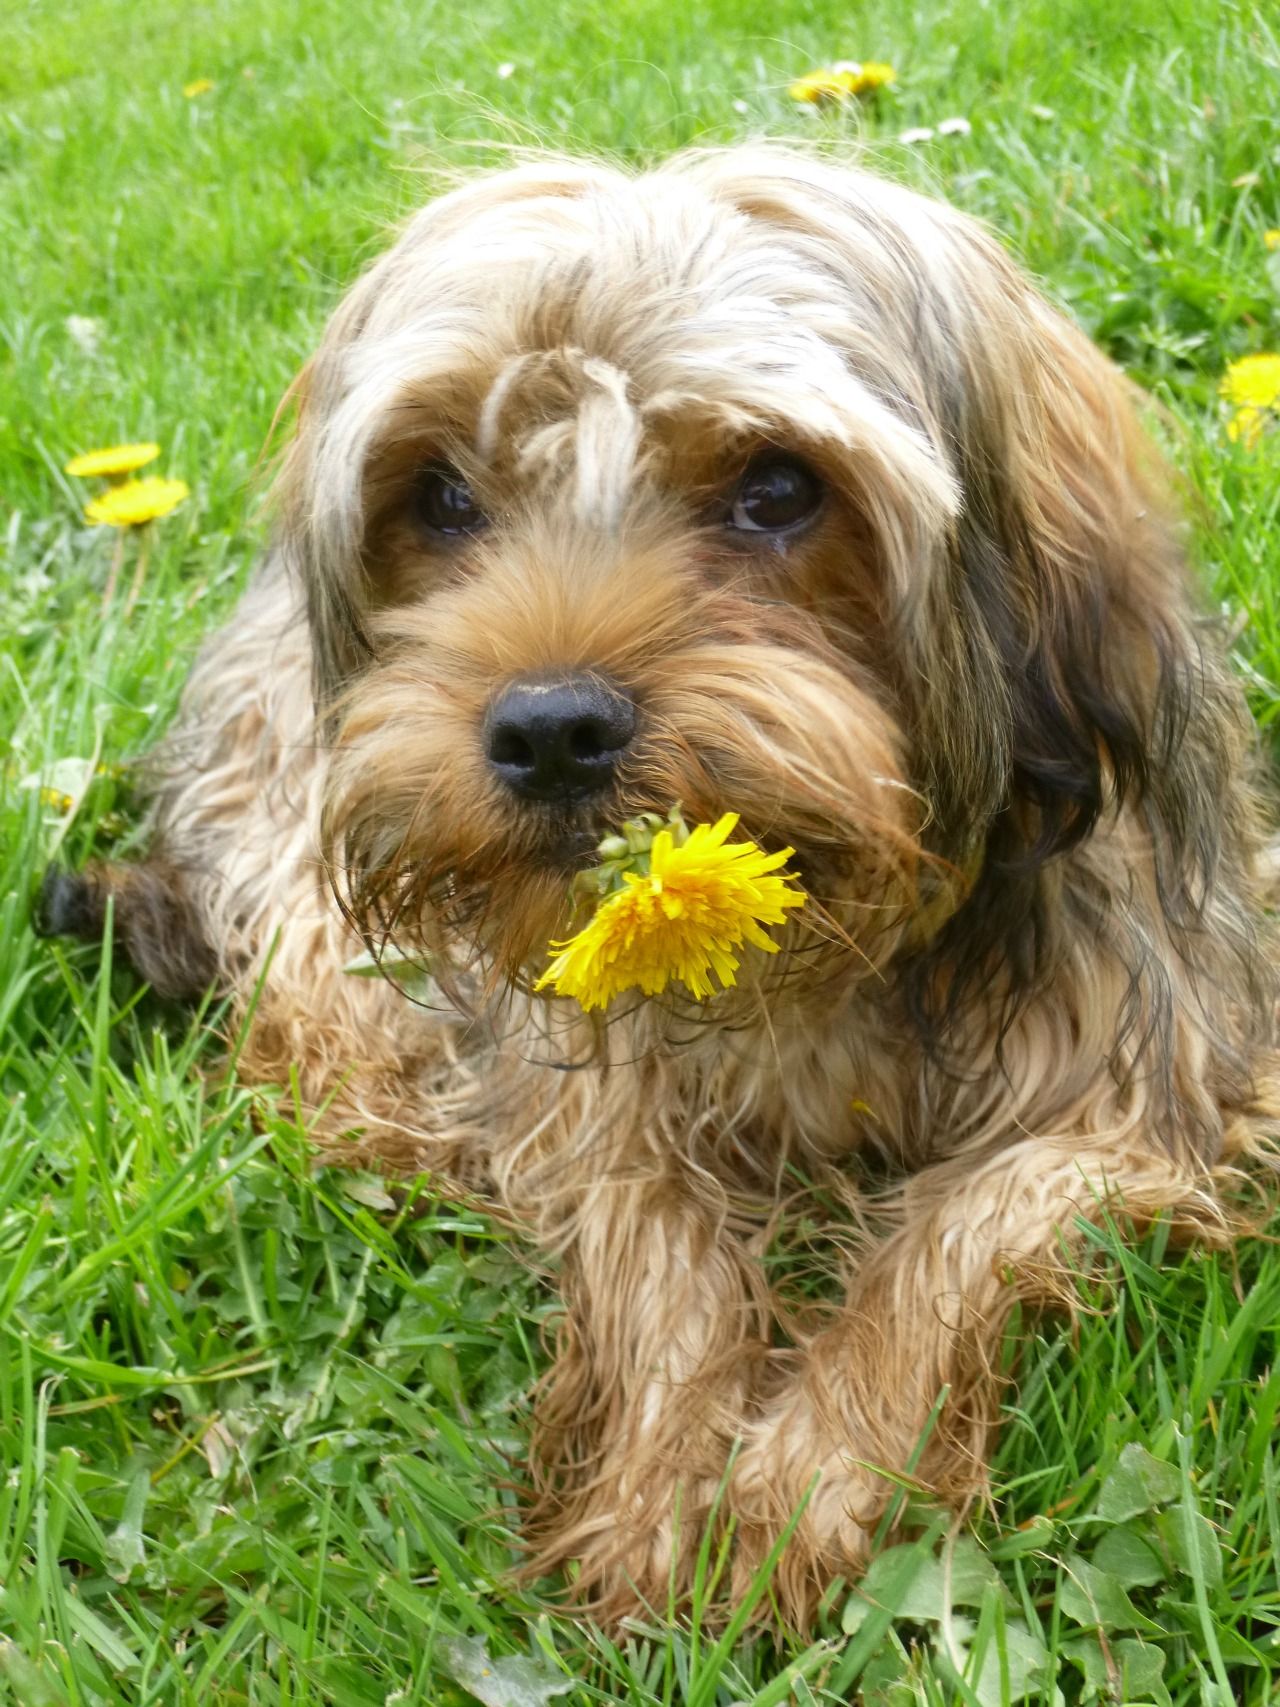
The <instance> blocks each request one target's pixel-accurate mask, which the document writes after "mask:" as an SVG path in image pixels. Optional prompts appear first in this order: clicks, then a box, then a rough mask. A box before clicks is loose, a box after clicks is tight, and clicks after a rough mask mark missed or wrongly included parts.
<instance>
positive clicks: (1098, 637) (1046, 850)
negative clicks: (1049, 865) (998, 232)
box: [922, 258, 1225, 862]
mask: <svg viewBox="0 0 1280 1707" xmlns="http://www.w3.org/2000/svg"><path fill="white" fill-rule="evenodd" d="M997 265H998V267H999V274H1002V275H1003V279H1002V282H1003V284H1004V286H1005V288H1004V290H1003V291H1002V293H1001V299H1000V301H999V302H998V303H997V304H996V305H994V306H995V309H996V312H994V313H993V315H992V318H991V321H990V325H989V329H988V344H987V347H986V348H985V349H983V350H981V351H980V352H973V351H971V352H970V353H969V361H968V372H967V373H966V375H965V383H964V385H963V387H962V388H961V398H962V401H960V402H959V404H958V405H957V410H958V412H959V413H960V414H961V415H962V418H961V419H958V420H956V421H955V423H954V427H953V431H952V442H953V455H954V456H955V458H956V460H957V462H958V465H959V468H958V472H959V474H960V479H961V484H962V488H963V493H964V501H963V510H962V513H961V515H960V517H959V519H958V521H957V523H956V525H955V528H954V530H953V534H952V538H951V540H950V542H949V551H948V561H947V565H946V568H945V570H944V572H943V574H942V575H941V576H939V577H938V583H937V589H936V591H935V593H934V599H935V608H934V611H933V612H932V618H933V620H932V622H931V624H930V626H931V628H932V630H933V632H934V633H935V634H937V633H938V632H942V633H946V634H949V635H950V636H951V640H950V645H951V648H952V649H953V650H954V651H955V652H956V654H957V658H956V660H955V662H956V665H957V673H956V675H955V676H953V678H952V681H951V683H950V684H949V686H951V687H958V688H961V689H962V690H963V691H962V695H961V696H957V694H955V693H954V692H950V691H948V692H946V693H944V694H943V695H941V696H940V700H941V703H939V696H933V697H934V705H933V710H932V713H930V711H929V710H928V709H926V708H925V707H924V706H923V704H922V718H923V720H924V721H925V722H926V723H929V722H932V723H933V725H934V727H933V728H932V729H931V730H928V731H927V733H928V736H929V737H930V738H928V739H926V740H925V741H924V742H923V743H922V745H923V749H924V750H925V751H926V752H927V751H932V752H933V753H934V754H935V755H937V759H938V762H937V768H936V772H935V774H934V776H932V777H931V778H930V784H931V787H930V797H931V799H932V800H933V802H934V805H935V810H936V811H937V812H938V814H939V817H940V819H941V821H942V824H943V826H944V827H952V828H954V829H955V830H957V831H960V832H961V833H963V831H964V829H965V828H966V827H969V828H974V827H977V826H974V825H973V822H972V820H973V814H974V811H975V809H976V810H977V811H978V812H979V813H985V814H988V815H989V814H991V813H992V811H993V810H994V811H996V812H998V813H1000V814H1003V815H1004V816H1005V818H1006V819H1007V820H1010V821H1011V822H1010V823H1009V824H1008V825H1007V828H1008V831H1009V833H1008V835H1007V837H1006V841H1007V843H1008V853H1009V855H1010V856H1012V855H1014V854H1015V853H1016V854H1020V855H1021V856H1022V857H1023V858H1025V859H1027V860H1030V861H1032V862H1042V861H1044V860H1046V859H1049V858H1052V857H1053V856H1054V855H1056V854H1059V853H1062V852H1064V851H1066V850H1067V849H1069V848H1070V847H1071V846H1073V845H1074V844H1075V843H1077V842H1079V841H1080V840H1081V839H1082V838H1083V837H1084V836H1086V835H1087V834H1088V833H1089V831H1090V830H1091V829H1092V828H1093V826H1094V824H1095V823H1096V822H1097V820H1098V818H1099V817H1100V815H1102V814H1103V813H1104V812H1105V811H1106V810H1108V809H1109V808H1110V807H1112V806H1116V805H1119V804H1120V803H1121V802H1123V801H1125V800H1131V801H1146V802H1148V803H1149V804H1150V806H1151V807H1152V809H1153V810H1154V811H1155V812H1157V814H1163V815H1164V817H1165V818H1166V819H1167V822H1166V823H1165V824H1164V825H1163V826H1162V827H1163V829H1164V830H1165V831H1166V832H1167V833H1168V835H1169V836H1170V837H1172V838H1175V839H1179V838H1181V837H1182V836H1183V834H1184V833H1185V831H1186V829H1187V828H1188V824H1187V818H1188V815H1189V814H1191V813H1192V811H1193V802H1192V801H1191V800H1190V799H1188V798H1185V796H1186V795H1187V793H1188V790H1200V791H1202V790H1203V788H1204V786H1205V782H1206V778H1205V776H1204V775H1203V774H1202V769H1201V770H1200V771H1196V772H1194V774H1193V773H1192V771H1191V770H1190V769H1189V767H1188V766H1187V765H1186V764H1185V763H1184V762H1183V758H1184V754H1183V746H1184V742H1185V741H1186V740H1187V739H1191V740H1193V742H1196V741H1198V739H1202V738H1205V737H1206V735H1207V736H1208V737H1209V738H1210V740H1211V742H1212V736H1213V731H1212V730H1211V729H1207V728H1206V725H1208V724H1212V723H1213V722H1214V720H1215V718H1217V717H1218V716H1219V715H1220V708H1219V707H1218V706H1217V705H1216V703H1214V695H1213V694H1212V692H1211V687H1212V684H1211V682H1210V680H1209V678H1208V676H1207V674H1206V669H1207V666H1206V664H1205V661H1204V659H1203V657H1202V655H1201V648H1200V644H1199V640H1198V636H1197V622H1196V619H1195V615H1194V611H1193V608H1192V601H1191V597H1190V593H1189V583H1188V576H1187V571H1186V565H1185V560H1184V553H1183V549H1182V545H1181V541H1180V538H1179V530H1178V528H1177V525H1176V523H1175V520H1174V518H1173V507H1172V505H1171V503H1170V500H1169V497H1168V494H1167V492H1166V490H1165V481H1164V478H1163V475H1162V471H1161V469H1160V466H1159V461H1158V457H1157V455H1156V453H1155V451H1154V448H1153V446H1152V445H1151V443H1150V441H1149V440H1148V438H1147V437H1146V435H1145V434H1144V433H1143V431H1142V429H1141V427H1140V425H1139V423H1138V420H1137V416H1136V412H1135V408H1134V401H1133V397H1132V395H1131V388H1130V387H1129V385H1128V384H1127V382H1126V381H1125V380H1124V379H1123V378H1122V376H1121V375H1120V374H1119V373H1118V372H1117V371H1116V370H1115V369H1114V368H1113V367H1112V366H1111V364H1110V363H1109V362H1108V361H1107V360H1106V359H1105V358H1104V357H1103V356H1102V355H1101V354H1100V352H1099V351H1097V350H1096V349H1095V348H1094V347H1093V345H1092V344H1090V343H1089V342H1088V340H1087V339H1086V338H1084V337H1083V336H1082V335H1081V334H1080V333H1079V332H1077V331H1076V330H1075V329H1074V328H1073V327H1071V326H1070V325H1068V324H1067V323H1066V322H1065V321H1064V320H1063V319H1061V318H1060V317H1059V316H1058V315H1057V314H1055V313H1054V312H1053V311H1052V310H1050V309H1049V308H1048V307H1047V306H1046V305H1045V304H1044V303H1043V302H1042V301H1041V300H1040V298H1039V297H1038V296H1036V295H1035V294H1034V292H1032V290H1031V289H1030V287H1029V286H1028V285H1027V284H1025V282H1024V281H1023V280H1022V279H1021V278H1020V277H1019V276H1018V275H1017V274H1016V273H1014V271H1013V269H1012V268H1011V267H1010V266H1009V265H1008V263H1007V262H1004V261H1003V258H1001V259H1000V261H999V263H997ZM998 276H999V275H998ZM957 678H958V679H957ZM958 697H959V698H961V699H962V705H961V706H960V716H959V718H957V709H958V705H957V700H958ZM1219 734H1220V735H1223V734H1225V731H1219ZM978 755H982V756H978ZM957 761H958V762H957ZM1017 843H1020V844H1021V846H1020V847H1018V846H1016V845H1015V844H1017Z"/></svg>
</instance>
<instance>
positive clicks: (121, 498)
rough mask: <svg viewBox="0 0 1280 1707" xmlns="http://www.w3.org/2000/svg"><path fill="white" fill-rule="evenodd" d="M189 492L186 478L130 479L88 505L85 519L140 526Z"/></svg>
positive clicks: (102, 524)
mask: <svg viewBox="0 0 1280 1707" xmlns="http://www.w3.org/2000/svg"><path fill="white" fill-rule="evenodd" d="M190 492H191V488H190V487H189V486H188V485H187V483H186V481H185V480H159V479H156V478H154V477H152V478H150V479H147V480H128V481H126V482H125V484H124V485H123V486H113V487H112V488H111V490H110V491H109V492H104V493H103V494H102V496H101V497H100V498H95V499H94V500H93V502H92V503H91V504H86V505H85V507H84V519H85V520H86V521H87V522H90V523H92V524H93V526H95V527H113V528H133V527H140V526H141V525H142V523H143V522H150V521H154V520H155V518H156V517H157V516H167V515H168V513H169V511H170V510H173V509H176V508H177V506H178V505H179V504H180V503H181V502H182V501H183V499H184V498H186V497H189V496H190Z"/></svg>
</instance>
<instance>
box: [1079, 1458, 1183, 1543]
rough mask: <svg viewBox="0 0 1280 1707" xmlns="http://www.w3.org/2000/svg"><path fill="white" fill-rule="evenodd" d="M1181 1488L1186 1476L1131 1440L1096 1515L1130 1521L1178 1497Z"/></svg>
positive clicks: (1105, 1487) (1100, 1495)
mask: <svg viewBox="0 0 1280 1707" xmlns="http://www.w3.org/2000/svg"><path fill="white" fill-rule="evenodd" d="M1181 1489H1182V1479H1181V1477H1180V1476H1179V1474H1178V1472H1177V1470H1176V1469H1175V1468H1174V1466H1173V1465H1172V1464H1162V1463H1161V1462H1160V1460H1159V1459H1158V1458H1153V1457H1152V1456H1151V1454H1150V1453H1149V1452H1148V1451H1147V1449H1146V1447H1144V1446H1139V1445H1138V1443H1137V1441H1136V1440H1134V1441H1130V1442H1129V1444H1128V1446H1126V1447H1125V1449H1124V1451H1123V1452H1122V1453H1121V1454H1120V1457H1119V1458H1118V1459H1117V1461H1116V1467H1115V1469H1114V1470H1113V1471H1112V1472H1111V1474H1110V1475H1109V1476H1108V1477H1107V1479H1106V1481H1105V1482H1103V1484H1102V1487H1101V1489H1100V1490H1099V1493H1098V1503H1097V1504H1096V1506H1095V1507H1094V1509H1093V1516H1094V1517H1096V1518H1098V1519H1099V1520H1100V1521H1101V1522H1103V1523H1127V1522H1128V1520H1129V1519H1130V1518H1131V1517H1138V1516H1140V1515H1141V1513H1142V1512H1144V1511H1154V1510H1155V1508H1156V1507H1157V1506H1160V1505H1167V1504H1168V1503H1169V1501H1170V1500H1176V1499H1177V1497H1178V1494H1179V1493H1180V1492H1181Z"/></svg>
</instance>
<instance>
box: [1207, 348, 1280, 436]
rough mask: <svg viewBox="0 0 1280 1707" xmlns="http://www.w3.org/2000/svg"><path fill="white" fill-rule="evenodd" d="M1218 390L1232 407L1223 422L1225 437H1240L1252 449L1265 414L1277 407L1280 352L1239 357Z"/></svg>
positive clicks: (1270, 413)
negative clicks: (1233, 411)
mask: <svg viewBox="0 0 1280 1707" xmlns="http://www.w3.org/2000/svg"><path fill="white" fill-rule="evenodd" d="M1218 392H1219V395H1220V396H1221V397H1222V398H1223V399H1224V400H1225V401H1226V402H1227V403H1230V404H1231V405H1232V406H1233V408H1234V410H1235V413H1234V414H1233V415H1232V417H1231V419H1230V420H1229V421H1228V422H1227V437H1228V438H1230V439H1240V440H1243V442H1244V444H1245V446H1246V448H1247V449H1249V450H1252V449H1253V447H1254V445H1256V444H1257V442H1258V440H1259V439H1260V438H1261V436H1262V432H1263V429H1264V428H1265V426H1266V425H1267V420H1268V417H1269V416H1274V415H1275V414H1276V412H1277V411H1278V410H1280V355H1274V354H1270V353H1263V354H1260V355H1256V356H1242V357H1241V358H1240V360H1239V361H1238V362H1232V363H1231V365H1230V366H1229V367H1228V368H1227V371H1226V373H1225V374H1224V375H1223V376H1222V381H1221V383H1220V384H1219V386H1218Z"/></svg>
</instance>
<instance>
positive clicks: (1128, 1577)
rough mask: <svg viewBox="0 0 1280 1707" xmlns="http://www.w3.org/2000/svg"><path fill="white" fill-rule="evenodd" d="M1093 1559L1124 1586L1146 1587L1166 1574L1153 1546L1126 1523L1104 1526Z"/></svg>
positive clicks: (1157, 1581)
mask: <svg viewBox="0 0 1280 1707" xmlns="http://www.w3.org/2000/svg"><path fill="white" fill-rule="evenodd" d="M1092 1563H1093V1565H1094V1566H1095V1567H1096V1568H1097V1569H1098V1570H1100V1571H1105V1572H1107V1574H1108V1575H1109V1576H1113V1577H1114V1578H1115V1579H1116V1581H1117V1582H1118V1583H1120V1584H1121V1586H1122V1587H1124V1588H1149V1587H1150V1586H1151V1585H1152V1584H1153V1583H1160V1582H1163V1581H1164V1580H1165V1578H1166V1577H1167V1576H1168V1574H1169V1572H1168V1568H1167V1567H1166V1565H1165V1564H1164V1561H1163V1560H1162V1559H1161V1557H1160V1555H1159V1554H1158V1553H1157V1552H1156V1550H1155V1548H1154V1547H1153V1546H1152V1545H1151V1543H1150V1542H1149V1541H1144V1540H1143V1539H1142V1536H1141V1535H1139V1534H1138V1533H1137V1532H1136V1531H1135V1530H1134V1529H1133V1528H1132V1527H1131V1525H1129V1524H1122V1525H1120V1526H1119V1527H1118V1528H1116V1529H1108V1530H1107V1532H1106V1534H1105V1535H1104V1536H1103V1537H1102V1539H1101V1541H1099V1543H1098V1545H1097V1546H1096V1547H1095V1548H1094V1550H1093V1559H1092Z"/></svg>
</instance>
